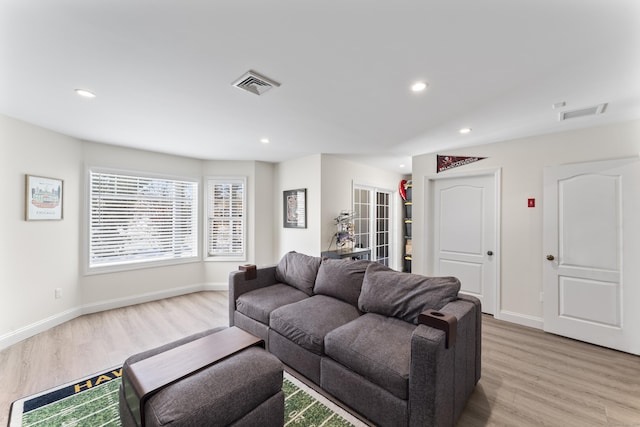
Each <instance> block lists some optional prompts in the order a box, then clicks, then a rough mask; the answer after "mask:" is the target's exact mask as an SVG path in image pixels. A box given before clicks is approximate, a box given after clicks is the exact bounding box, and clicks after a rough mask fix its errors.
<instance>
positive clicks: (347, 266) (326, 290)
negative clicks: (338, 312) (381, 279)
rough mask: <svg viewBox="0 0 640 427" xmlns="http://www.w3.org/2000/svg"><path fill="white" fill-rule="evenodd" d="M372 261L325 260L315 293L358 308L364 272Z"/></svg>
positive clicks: (321, 265) (319, 272)
mask: <svg viewBox="0 0 640 427" xmlns="http://www.w3.org/2000/svg"><path fill="white" fill-rule="evenodd" d="M369 264H371V262H370V261H365V260H351V259H330V258H325V259H323V260H322V263H321V264H320V269H319V270H318V277H317V278H316V286H315V287H314V288H313V292H314V293H316V294H320V295H327V296H330V297H334V298H338V299H340V300H342V301H344V302H348V303H349V304H351V305H353V306H355V307H357V306H358V298H359V297H360V289H361V288H362V281H363V280H364V272H365V271H366V270H367V266H368V265H369Z"/></svg>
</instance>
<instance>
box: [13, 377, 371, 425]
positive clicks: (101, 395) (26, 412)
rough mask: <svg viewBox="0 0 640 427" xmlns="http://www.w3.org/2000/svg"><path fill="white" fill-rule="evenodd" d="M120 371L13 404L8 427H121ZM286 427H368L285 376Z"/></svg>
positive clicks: (58, 388) (77, 382) (87, 379)
mask: <svg viewBox="0 0 640 427" xmlns="http://www.w3.org/2000/svg"><path fill="white" fill-rule="evenodd" d="M121 375H122V370H121V369H120V368H115V369H110V370H108V371H106V372H103V373H100V374H97V375H92V376H90V377H87V378H83V379H81V380H78V381H74V382H73V383H70V384H65V385H63V386H59V387H56V388H54V389H51V390H47V391H45V392H42V393H39V394H37V395H34V396H29V397H26V398H24V399H20V400H17V401H15V402H13V404H12V405H11V415H10V420H9V427H31V426H38V427H46V426H56V427H61V426H64V427H67V426H69V427H71V426H82V427H103V426H104V427H120V416H119V414H118V388H119V387H120V376H121ZM282 390H283V391H284V393H285V409H284V410H285V417H284V419H285V425H291V426H315V427H320V426H325V427H343V426H354V427H361V426H366V424H364V423H362V422H361V421H360V420H358V419H357V418H355V417H354V416H353V415H351V414H349V413H348V412H347V411H345V410H344V409H342V408H340V407H339V406H338V405H335V404H334V403H332V402H331V401H329V400H328V399H326V398H325V397H324V396H322V395H320V394H318V393H317V392H315V391H314V390H312V389H311V388H309V387H308V386H306V385H305V384H304V383H302V382H300V381H299V380H297V379H296V378H294V377H292V376H291V375H289V374H288V373H286V372H285V374H284V381H283V384H282Z"/></svg>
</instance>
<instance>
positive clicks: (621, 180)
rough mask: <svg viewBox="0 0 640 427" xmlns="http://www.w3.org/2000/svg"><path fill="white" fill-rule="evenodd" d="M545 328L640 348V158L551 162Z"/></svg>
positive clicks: (548, 170)
mask: <svg viewBox="0 0 640 427" xmlns="http://www.w3.org/2000/svg"><path fill="white" fill-rule="evenodd" d="M544 176H545V187H544V236H543V246H544V251H545V258H546V259H545V260H544V261H543V280H544V284H543V287H544V329H545V330H546V331H548V332H553V333H556V334H560V335H564V336H568V337H571V338H575V339H579V340H582V341H587V342H591V343H594V344H598V345H603V346H606V347H611V348H615V349H618V350H622V351H628V352H631V353H635V354H638V353H640V334H639V333H638V328H637V327H635V326H632V325H637V324H639V323H640V315H638V314H637V313H638V310H637V309H636V306H637V303H638V301H639V299H638V297H640V267H639V266H638V264H639V263H638V259H639V255H640V252H639V251H640V247H639V245H640V233H639V231H640V219H639V218H640V202H639V199H640V197H639V194H640V162H638V160H637V159H623V160H610V161H602V162H593V163H583V164H573V165H565V166H556V167H549V168H545V172H544Z"/></svg>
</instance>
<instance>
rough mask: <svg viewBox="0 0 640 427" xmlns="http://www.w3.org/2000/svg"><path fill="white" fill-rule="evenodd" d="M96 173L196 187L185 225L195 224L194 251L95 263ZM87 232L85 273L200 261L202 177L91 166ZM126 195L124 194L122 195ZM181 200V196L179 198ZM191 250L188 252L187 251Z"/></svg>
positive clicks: (87, 173)
mask: <svg viewBox="0 0 640 427" xmlns="http://www.w3.org/2000/svg"><path fill="white" fill-rule="evenodd" d="M93 174H103V175H115V176H123V177H131V178H139V179H142V180H151V181H153V180H158V181H176V182H181V183H188V184H190V185H193V186H194V189H193V192H192V195H193V199H192V202H193V203H192V210H193V212H191V215H190V216H191V218H190V219H184V220H183V221H184V222H183V224H188V223H189V222H190V224H191V227H192V232H191V234H192V238H193V243H192V244H193V246H192V251H191V254H190V255H188V254H173V256H171V255H170V254H168V253H165V255H164V256H150V257H139V258H134V259H130V260H116V261H113V262H103V263H100V262H98V263H95V264H94V263H93V262H92V253H91V252H92V249H93V245H92V238H93V236H94V229H93V227H92V221H93V220H94V217H93V215H92V203H93V201H94V193H93V190H92V179H93ZM85 183H86V192H85V193H86V204H85V207H86V211H85V213H86V234H85V239H84V242H85V245H86V251H85V262H84V266H85V274H87V275H91V274H101V273H112V272H118V271H127V270H136V269H144V268H151V267H158V266H167V265H176V264H184V263H190V262H197V261H200V259H201V257H200V253H199V248H200V242H199V241H198V240H199V236H200V231H199V218H198V214H199V212H200V207H199V200H200V179H198V178H193V177H178V176H169V175H163V174H153V173H148V172H140V171H131V170H120V169H111V168H101V167H89V168H87V171H86V180H85ZM121 197H124V196H121ZM178 200H179V199H178ZM187 252H189V251H187Z"/></svg>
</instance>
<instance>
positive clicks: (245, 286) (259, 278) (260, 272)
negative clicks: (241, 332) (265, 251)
mask: <svg viewBox="0 0 640 427" xmlns="http://www.w3.org/2000/svg"><path fill="white" fill-rule="evenodd" d="M242 267H245V266H242ZM252 275H253V271H251V272H250V273H249V274H247V271H243V270H236V271H232V272H231V273H229V326H233V324H234V321H233V313H234V312H235V311H236V299H238V297H239V296H240V295H242V294H246V293H247V292H251V291H253V290H256V289H260V288H266V287H267V286H271V285H275V284H276V283H278V282H277V281H276V266H275V265H271V266H266V267H258V268H256V269H255V278H250V277H251V276H252ZM247 276H249V277H247Z"/></svg>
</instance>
